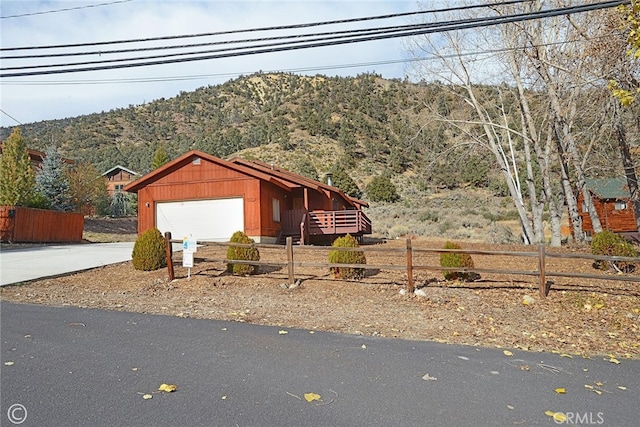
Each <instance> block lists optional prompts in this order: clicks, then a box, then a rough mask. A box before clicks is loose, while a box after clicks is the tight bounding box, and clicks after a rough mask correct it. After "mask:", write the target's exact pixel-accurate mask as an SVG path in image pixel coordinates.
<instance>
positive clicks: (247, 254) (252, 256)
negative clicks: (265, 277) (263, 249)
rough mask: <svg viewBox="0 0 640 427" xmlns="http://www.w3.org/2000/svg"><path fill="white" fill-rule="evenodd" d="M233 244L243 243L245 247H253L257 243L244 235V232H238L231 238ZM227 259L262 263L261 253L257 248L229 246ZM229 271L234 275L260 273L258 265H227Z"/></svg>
mask: <svg viewBox="0 0 640 427" xmlns="http://www.w3.org/2000/svg"><path fill="white" fill-rule="evenodd" d="M229 241H230V242H231V243H241V244H244V245H253V244H254V243H255V242H254V241H253V239H252V238H250V237H249V236H247V235H246V234H244V233H243V232H242V231H236V232H235V233H233V236H231V240H229ZM227 259H237V260H242V261H260V252H259V251H258V248H255V247H250V248H246V247H238V246H229V248H228V249H227ZM227 271H228V272H229V273H233V274H256V273H257V272H258V266H257V265H251V264H232V263H228V264H227Z"/></svg>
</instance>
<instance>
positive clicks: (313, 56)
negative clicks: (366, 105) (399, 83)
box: [0, 0, 417, 126]
mask: <svg viewBox="0 0 640 427" xmlns="http://www.w3.org/2000/svg"><path fill="white" fill-rule="evenodd" d="M106 2H107V1H106V0H97V1H96V2H76V1H72V2H69V1H51V2H50V1H47V2H23V1H12V0H9V1H7V0H3V1H2V3H0V4H1V11H0V13H1V15H2V16H3V17H4V16H10V15H17V14H23V13H34V12H39V11H50V10H57V9H64V8H77V7H81V6H83V5H90V4H94V5H95V4H98V3H106ZM411 10H417V6H416V5H415V3H414V2H413V1H408V0H407V1H403V0H401V1H365V0H362V1H358V0H351V1H302V0H300V1H277V0H276V1H267V0H264V1H140V0H134V1H130V2H124V3H114V4H111V5H108V6H99V7H91V8H84V9H76V10H71V11H65V12H57V13H47V14H42V15H32V16H25V17H17V18H5V19H2V20H1V24H2V29H1V43H2V47H3V48H7V47H16V46H36V45H53V44H70V43H85V42H99V41H107V40H123V39H137V38H148V37H158V36H169V35H181V34H200V33H208V32H217V31H225V30H237V29H247V28H260V27H267V26H277V25H292V24H300V23H310V22H319V21H325V20H338V19H348V18H358V17H365V16H374V15H383V14H390V13H400V12H407V11H411ZM407 23H408V20H406V19H404V18H399V19H395V20H384V21H374V22H373V23H367V24H356V23H354V24H349V25H348V26H347V27H345V26H342V27H340V29H347V28H348V29H353V28H356V26H357V25H366V26H381V25H403V24H407ZM336 28H337V27H336ZM305 31H326V28H324V27H323V28H315V29H308V30H305ZM279 34H281V33H279ZM256 36H263V34H262V33H260V34H258V33H249V35H247V34H246V33H244V34H241V35H239V37H243V38H246V37H256ZM230 37H231V36H230ZM233 37H236V38H237V37H238V35H234V36H233ZM193 42H195V41H194V40H192V39H185V40H182V41H181V43H193ZM159 43H164V44H165V45H166V44H168V43H170V42H159ZM108 48H109V47H105V49H108ZM65 52H68V50H65ZM10 53H12V52H3V53H2V54H3V55H9V54H10ZM146 54H152V53H146ZM126 55H134V54H126ZM140 55H142V54H140ZM404 55H405V54H404V52H403V50H402V43H401V41H400V39H390V40H384V41H375V42H365V43H356V44H349V45H343V46H334V47H323V48H315V49H304V50H296V51H290V52H281V53H268V54H260V55H253V56H241V57H236V58H227V59H215V60H207V61H196V62H186V63H182V64H172V65H162V66H151V67H142V68H128V69H120V70H110V71H95V72H85V73H73V74H60V75H51V76H32V77H15V78H5V79H3V80H2V82H1V86H0V90H1V96H0V99H1V105H2V110H3V111H5V112H6V113H8V114H10V115H11V116H13V117H14V118H16V119H17V120H19V121H20V122H22V123H30V122H34V121H40V120H48V119H59V118H65V117H73V116H77V115H82V114H90V113H94V112H98V113H99V112H101V111H108V110H110V109H113V108H120V107H127V106H128V105H130V104H140V103H143V102H145V101H146V102H148V101H152V100H154V99H158V98H161V97H165V98H168V97H172V96H175V95H177V94H178V93H179V92H180V91H182V90H184V91H190V90H193V89H195V88H198V87H201V86H206V85H214V84H219V83H222V82H224V81H227V80H229V79H230V78H233V77H235V76H236V75H237V74H249V73H253V72H256V71H259V70H262V71H274V70H300V69H309V71H307V72H301V73H302V74H317V73H321V74H327V75H356V74H358V73H362V72H366V71H375V72H377V73H380V74H382V75H383V76H384V77H389V78H402V77H403V70H404V65H403V64H401V63H397V64H380V65H369V66H362V67H354V68H333V69H332V68H329V69H323V67H326V66H329V67H331V66H340V65H346V64H362V63H372V62H384V61H393V60H398V59H401V58H403V56H404ZM63 59H64V60H65V61H68V60H69V58H55V59H51V61H53V62H60V61H61V60H63ZM96 59H99V58H93V57H92V58H91V60H96ZM71 60H72V61H80V60H86V58H84V57H76V58H71ZM33 61H36V60H33ZM38 61H39V63H42V60H38ZM15 65H18V64H16V61H10V60H3V61H2V66H3V68H4V67H9V66H15ZM196 75H197V76H202V75H205V76H208V77H204V78H199V79H193V80H181V81H161V82H135V83H129V82H124V81H123V80H124V79H149V78H175V77H185V76H196ZM98 83H100V84H98ZM0 124H1V125H2V126H13V125H15V124H16V123H15V122H14V121H13V120H11V119H10V118H9V117H7V116H6V115H5V114H0Z"/></svg>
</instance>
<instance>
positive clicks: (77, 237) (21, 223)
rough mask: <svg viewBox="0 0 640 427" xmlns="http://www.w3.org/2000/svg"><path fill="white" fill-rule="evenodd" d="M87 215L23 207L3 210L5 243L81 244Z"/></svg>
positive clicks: (0, 223)
mask: <svg viewBox="0 0 640 427" xmlns="http://www.w3.org/2000/svg"><path fill="white" fill-rule="evenodd" d="M83 229H84V215H83V214H81V213H77V212H59V211H51V210H44V209H32V208H25V207H22V206H0V233H1V237H2V241H3V242H16V243H17V242H80V241H82V231H83Z"/></svg>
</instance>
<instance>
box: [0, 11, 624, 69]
mask: <svg viewBox="0 0 640 427" xmlns="http://www.w3.org/2000/svg"><path fill="white" fill-rule="evenodd" d="M624 3H627V2H625V1H609V2H601V3H596V4H591V5H582V6H572V7H565V8H558V9H551V10H546V11H538V12H530V13H523V14H514V15H505V16H502V17H491V18H478V19H477V20H461V21H450V22H453V24H451V23H450V22H448V23H447V24H445V25H435V28H434V25H432V24H426V26H425V27H415V26H409V27H406V28H403V27H396V29H395V30H391V31H386V30H378V29H374V30H368V31H369V33H366V34H365V35H362V34H359V35H356V36H355V37H354V36H353V35H348V36H341V37H326V38H317V39H310V40H304V41H299V42H298V43H304V44H293V45H292V44H290V43H284V42H283V43H272V44H264V45H258V46H248V47H242V48H236V49H218V50H212V51H205V52H183V53H177V54H169V55H158V56H155V57H141V58H123V59H115V60H105V61H88V62H85V63H71V64H56V65H42V66H29V67H14V68H4V69H3V70H12V69H19V70H24V69H33V68H48V67H63V66H67V67H68V66H77V65H94V66H91V67H84V68H67V69H58V70H41V71H22V72H14V73H6V74H0V77H19V76H34V75H45V74H62V73H72V72H80V71H98V70H109V69H117V68H132V67H142V66H149V65H162V64H170V63H181V62H191V61H201V60H207V59H219V58H227V57H236V56H245V55H254V54H260V53H272V52H282V51H288V50H297V49H308V48H314V47H323V46H335V45H341V44H347V43H359V42H364V41H372V40H380V39H387V38H395V37H407V36H415V35H424V34H429V33H434V32H443V31H453V30H460V29H470V28H478V27H485V26H489V25H498V24H504V23H509V22H519V21H526V20H532V19H541V18H547V17H551V16H558V15H566V14H571V13H581V12H586V11H591V10H598V9H604V8H609V7H615V6H618V5H620V4H624ZM413 28H417V29H415V30H414V29H413ZM238 49H251V50H238ZM203 54H206V55H203ZM187 55H200V56H189V57H179V58H176V56H187ZM167 58H172V59H167ZM150 59H154V60H153V61H152V60H150ZM131 61H145V62H136V63H131ZM114 62H127V63H124V64H120V63H119V64H115V65H113V63H114ZM105 63H109V64H112V65H98V64H105Z"/></svg>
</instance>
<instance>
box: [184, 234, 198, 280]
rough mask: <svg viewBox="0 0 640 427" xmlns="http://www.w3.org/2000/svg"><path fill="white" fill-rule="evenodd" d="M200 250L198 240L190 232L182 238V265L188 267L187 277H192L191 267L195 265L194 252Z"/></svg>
mask: <svg viewBox="0 0 640 427" xmlns="http://www.w3.org/2000/svg"><path fill="white" fill-rule="evenodd" d="M197 250H198V248H197V245H196V241H195V239H194V238H193V236H192V235H191V234H190V235H189V237H186V236H185V237H183V238H182V266H183V267H187V269H188V270H187V278H188V279H191V267H193V254H194V253H196V251H197Z"/></svg>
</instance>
